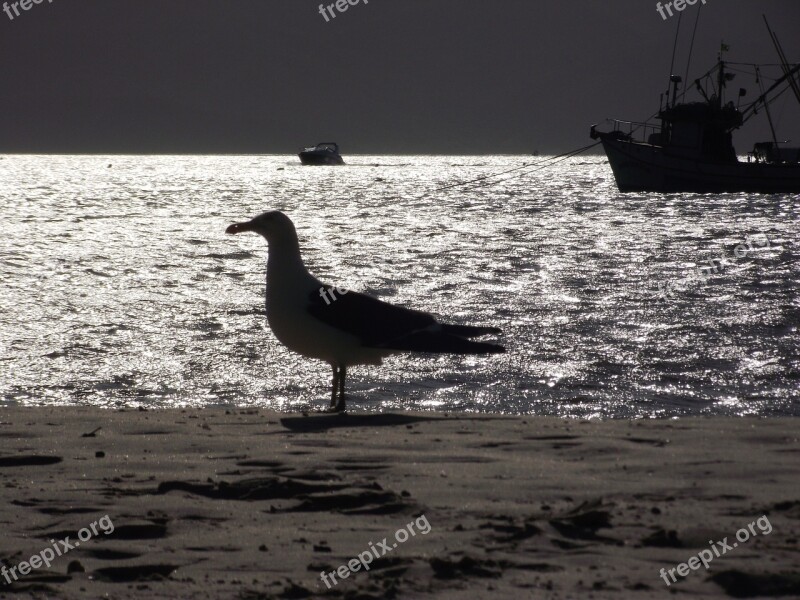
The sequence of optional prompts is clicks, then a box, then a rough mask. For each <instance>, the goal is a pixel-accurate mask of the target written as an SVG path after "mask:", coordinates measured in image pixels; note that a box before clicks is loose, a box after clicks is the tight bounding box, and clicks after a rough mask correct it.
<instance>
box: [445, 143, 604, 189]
mask: <svg viewBox="0 0 800 600" xmlns="http://www.w3.org/2000/svg"><path fill="white" fill-rule="evenodd" d="M601 143H602V142H595V143H594V144H589V145H588V146H583V147H582V148H578V149H576V150H570V151H569V152H565V153H564V154H559V155H557V156H550V157H548V158H545V159H544V160H540V161H538V162H534V163H525V164H524V165H521V166H518V167H514V168H513V169H507V170H505V171H499V172H497V173H490V174H489V175H481V176H480V177H476V178H475V179H470V180H468V181H459V182H457V183H451V184H449V185H443V186H441V187H437V188H434V189H433V190H431V191H432V192H441V191H442V190H449V189H451V188H455V187H461V186H473V188H479V187H487V186H489V185H492V184H494V183H499V182H498V181H487V180H488V179H490V178H492V177H499V176H501V175H506V174H508V173H513V172H515V171H521V170H523V169H527V168H529V167H536V168H534V169H533V171H528V172H526V173H520V174H518V175H514V176H512V177H506V178H505V179H501V180H500V182H502V181H510V180H511V179H515V178H517V177H522V176H523V175H527V173H529V172H534V171H538V170H540V169H544V168H547V167H551V166H553V165H555V164H557V163H559V162H561V161H563V160H567V159H568V158H572V157H573V156H577V155H578V154H581V153H582V152H586V151H587V150H589V149H590V148H594V147H595V146H599V145H600V144H601ZM481 184H485V185H481Z"/></svg>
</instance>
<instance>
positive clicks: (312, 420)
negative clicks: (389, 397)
mask: <svg viewBox="0 0 800 600" xmlns="http://www.w3.org/2000/svg"><path fill="white" fill-rule="evenodd" d="M444 418H445V417H420V416H416V415H404V414H394V413H379V414H374V415H353V414H346V413H345V414H342V413H338V414H324V413H323V414H316V415H309V416H307V417H286V418H284V419H281V425H283V426H284V427H285V428H286V429H288V430H290V431H298V432H313V431H325V430H328V429H335V428H337V427H397V426H400V425H411V424H412V423H420V422H422V421H441V420H443V419H444Z"/></svg>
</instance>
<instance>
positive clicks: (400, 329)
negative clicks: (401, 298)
mask: <svg viewBox="0 0 800 600" xmlns="http://www.w3.org/2000/svg"><path fill="white" fill-rule="evenodd" d="M322 289H323V290H325V291H326V296H325V297H323V296H322V295H321V294H320V291H319V290H315V291H313V292H311V293H310V294H309V296H308V301H309V304H308V307H307V310H308V312H309V313H310V314H311V315H313V316H314V317H316V318H317V319H319V320H320V321H322V322H323V323H326V324H327V325H330V326H331V327H335V328H336V329H340V330H342V331H345V332H347V333H350V334H352V335H355V336H357V337H358V338H360V339H361V343H362V344H363V345H364V346H368V347H382V348H386V347H391V342H392V341H393V340H398V339H401V338H404V337H406V336H409V335H411V334H413V333H414V332H417V331H420V330H424V329H426V328H428V327H431V326H434V325H436V319H434V318H433V316H432V315H429V314H428V313H425V312H422V311H419V310H411V309H409V308H403V307H402V306H394V305H392V304H389V303H387V302H383V301H381V300H378V299H377V298H372V297H371V296H366V295H364V294H359V293H358V292H347V293H346V294H340V293H339V292H338V291H336V289H335V288H330V287H325V288H322Z"/></svg>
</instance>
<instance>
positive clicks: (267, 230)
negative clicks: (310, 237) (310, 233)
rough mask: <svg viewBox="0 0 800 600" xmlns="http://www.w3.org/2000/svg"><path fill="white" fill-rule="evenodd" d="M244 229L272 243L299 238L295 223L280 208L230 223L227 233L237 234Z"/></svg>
mask: <svg viewBox="0 0 800 600" xmlns="http://www.w3.org/2000/svg"><path fill="white" fill-rule="evenodd" d="M244 231H252V232H253V233H257V234H259V235H262V236H264V237H265V238H266V240H267V241H268V242H270V243H272V242H280V241H284V240H285V241H292V240H296V239H297V232H296V231H295V229H294V223H292V220H291V219H290V218H289V217H287V216H286V215H285V214H283V213H282V212H281V211H279V210H270V211H267V212H265V213H262V214H260V215H258V216H257V217H255V218H253V219H250V220H249V221H244V222H243V223H234V224H232V225H229V226H228V228H227V229H226V230H225V233H231V234H236V233H242V232H244Z"/></svg>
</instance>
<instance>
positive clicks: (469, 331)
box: [442, 325, 502, 338]
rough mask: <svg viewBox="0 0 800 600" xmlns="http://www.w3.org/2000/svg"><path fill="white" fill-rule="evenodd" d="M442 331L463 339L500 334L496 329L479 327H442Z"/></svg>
mask: <svg viewBox="0 0 800 600" xmlns="http://www.w3.org/2000/svg"><path fill="white" fill-rule="evenodd" d="M442 331H443V332H444V333H447V334H450V335H455V336H458V337H465V338H473V337H480V336H482V335H489V334H497V333H502V332H501V331H500V330H499V329H498V328H497V327H481V326H479V325H478V326H476V325H442Z"/></svg>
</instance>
